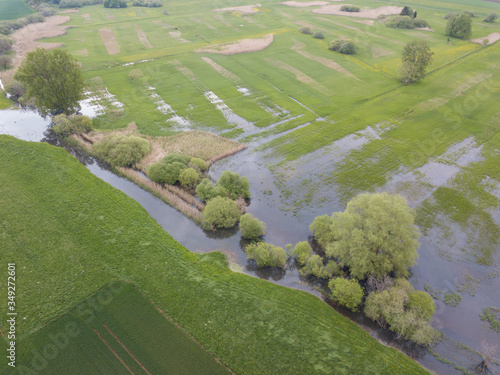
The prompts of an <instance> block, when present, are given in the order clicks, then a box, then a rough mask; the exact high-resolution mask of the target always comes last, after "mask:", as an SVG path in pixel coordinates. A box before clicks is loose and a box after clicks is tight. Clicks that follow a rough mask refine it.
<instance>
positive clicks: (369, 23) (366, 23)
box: [353, 20, 375, 26]
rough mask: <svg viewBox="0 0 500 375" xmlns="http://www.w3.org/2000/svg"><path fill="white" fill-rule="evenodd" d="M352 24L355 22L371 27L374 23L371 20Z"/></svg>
mask: <svg viewBox="0 0 500 375" xmlns="http://www.w3.org/2000/svg"><path fill="white" fill-rule="evenodd" d="M353 21H354V22H357V23H362V24H363V25H370V26H372V25H373V24H374V23H375V21H372V20H353Z"/></svg>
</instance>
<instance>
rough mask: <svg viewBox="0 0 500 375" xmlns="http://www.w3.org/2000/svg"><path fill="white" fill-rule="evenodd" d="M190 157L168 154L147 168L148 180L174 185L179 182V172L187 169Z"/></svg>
mask: <svg viewBox="0 0 500 375" xmlns="http://www.w3.org/2000/svg"><path fill="white" fill-rule="evenodd" d="M190 159H191V157H190V156H187V155H181V154H177V153H172V154H168V155H167V156H165V157H164V158H163V159H162V160H160V161H158V162H156V163H154V164H152V165H150V166H149V168H148V177H149V179H150V180H152V181H155V182H158V183H160V184H169V185H174V184H175V183H176V182H177V181H179V177H180V174H181V171H183V170H184V169H187V168H188V163H189V161H190Z"/></svg>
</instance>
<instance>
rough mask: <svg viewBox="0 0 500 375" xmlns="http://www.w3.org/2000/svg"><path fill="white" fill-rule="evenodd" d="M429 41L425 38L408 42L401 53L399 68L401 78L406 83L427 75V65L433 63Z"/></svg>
mask: <svg viewBox="0 0 500 375" xmlns="http://www.w3.org/2000/svg"><path fill="white" fill-rule="evenodd" d="M433 54H434V52H431V49H430V47H429V43H427V42H426V41H424V40H414V41H411V42H409V43H407V44H406V46H405V48H404V49H403V54H402V55H401V62H402V64H401V66H400V68H399V74H400V79H401V81H402V82H404V83H405V84H407V83H411V82H415V81H418V80H420V79H422V78H424V77H425V71H426V69H427V67H428V66H429V65H430V64H431V63H432V55H433Z"/></svg>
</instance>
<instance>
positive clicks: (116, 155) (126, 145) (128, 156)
mask: <svg viewBox="0 0 500 375" xmlns="http://www.w3.org/2000/svg"><path fill="white" fill-rule="evenodd" d="M92 151H93V153H94V154H96V155H97V156H98V157H99V158H101V159H103V160H105V161H106V162H108V163H109V164H111V165H114V166H120V167H131V166H133V165H134V164H136V163H138V162H139V161H140V160H141V159H142V158H143V157H144V156H146V155H147V154H148V153H150V152H151V146H150V145H149V142H148V141H147V140H146V139H144V138H142V137H138V136H135V135H128V136H127V135H114V134H113V135H110V136H107V137H105V138H104V139H103V140H102V141H100V142H96V143H94V144H93V146H92Z"/></svg>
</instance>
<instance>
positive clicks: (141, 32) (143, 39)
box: [134, 23, 153, 48]
mask: <svg viewBox="0 0 500 375" xmlns="http://www.w3.org/2000/svg"><path fill="white" fill-rule="evenodd" d="M134 27H135V31H136V33H137V37H138V38H139V41H140V42H141V43H142V45H143V46H144V47H146V48H153V46H152V45H151V43H149V40H148V37H147V35H146V33H145V32H144V30H142V29H141V27H140V26H139V25H138V24H136V23H135V24H134Z"/></svg>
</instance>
